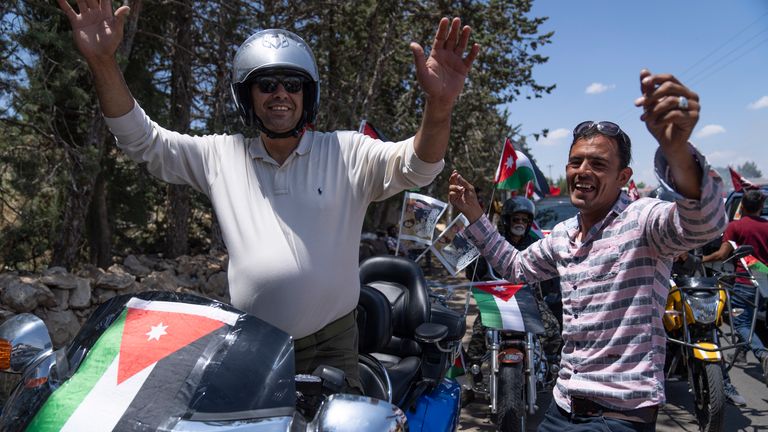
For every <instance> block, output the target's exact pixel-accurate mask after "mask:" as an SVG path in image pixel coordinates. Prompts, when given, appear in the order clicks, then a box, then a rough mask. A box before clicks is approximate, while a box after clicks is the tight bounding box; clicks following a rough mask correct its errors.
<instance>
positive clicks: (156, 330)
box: [145, 322, 168, 342]
mask: <svg viewBox="0 0 768 432" xmlns="http://www.w3.org/2000/svg"><path fill="white" fill-rule="evenodd" d="M167 328H168V326H164V325H163V323H162V322H161V323H160V324H158V325H156V326H152V330H150V331H148V332H147V333H145V334H146V335H147V336H148V338H147V342H149V341H151V340H152V339H154V340H158V341H159V340H160V336H163V335H167V334H168V332H167V331H165V329H167Z"/></svg>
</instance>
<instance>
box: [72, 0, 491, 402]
mask: <svg viewBox="0 0 768 432" xmlns="http://www.w3.org/2000/svg"><path fill="white" fill-rule="evenodd" d="M102 3H103V2H102ZM59 7H61V8H62V9H63V10H64V12H65V13H66V15H67V17H68V19H69V21H70V24H71V25H72V28H73V36H74V39H75V44H76V45H77V48H78V49H79V50H80V52H81V54H82V55H83V57H85V60H86V62H87V64H88V66H89V68H90V69H91V74H92V76H93V79H94V83H95V87H96V93H97V95H98V97H99V102H100V105H101V109H102V112H103V113H104V115H105V117H106V121H107V125H108V126H109V127H110V130H111V131H112V133H113V134H114V135H115V136H116V138H117V141H118V146H119V147H120V148H121V149H123V150H124V151H125V152H126V153H127V154H128V155H129V156H130V157H131V158H132V159H134V160H136V161H139V162H146V163H147V169H148V170H149V171H150V173H152V174H153V175H155V176H157V177H159V178H160V179H162V180H165V181H167V182H170V183H175V184H187V185H190V186H192V187H193V188H195V189H196V190H198V191H200V192H202V193H203V194H205V195H207V196H208V197H209V199H210V201H211V204H212V206H213V209H214V212H215V213H216V216H217V219H218V221H219V224H220V227H221V232H222V236H223V239H224V242H225V244H226V246H227V251H228V253H229V267H228V279H229V294H230V298H231V302H232V304H233V305H234V306H235V307H237V308H239V309H241V310H243V311H245V312H248V313H251V314H253V315H255V316H257V317H259V318H261V319H263V320H264V321H266V322H268V323H270V324H272V325H274V326H276V327H278V328H280V329H282V330H283V331H285V332H286V333H289V334H290V335H291V336H293V338H294V339H295V343H294V348H295V358H296V370H297V372H299V373H311V372H312V371H313V370H314V369H315V367H316V366H317V365H318V364H325V365H328V366H333V367H337V368H340V369H342V370H344V371H345V372H346V377H347V385H348V389H350V388H353V389H356V390H357V391H360V390H361V389H362V388H361V385H360V380H359V372H358V366H357V361H358V357H357V324H356V322H355V317H354V311H355V309H356V306H357V301H358V296H359V291H360V281H359V276H358V254H359V243H360V232H361V229H362V225H363V218H364V216H365V212H366V209H367V207H368V204H369V203H371V202H372V201H379V200H383V199H385V198H388V197H390V196H392V195H394V194H396V193H398V192H400V191H402V190H405V189H409V188H413V187H418V186H425V185H427V184H429V183H431V182H432V180H433V179H434V178H435V176H437V174H438V173H439V172H440V171H441V169H442V167H443V164H444V163H443V161H442V159H443V156H444V155H445V151H446V149H447V146H448V137H449V134H450V118H451V112H452V110H453V106H454V103H455V101H456V99H457V97H458V95H459V94H460V93H461V91H462V89H463V86H464V81H465V79H466V76H467V74H468V72H469V69H470V67H471V65H472V62H473V61H474V58H475V57H476V55H477V53H478V51H479V47H478V46H477V45H473V46H472V47H471V49H470V51H469V53H468V54H467V55H466V56H465V52H466V51H467V46H468V42H469V35H470V29H469V27H466V26H465V27H463V28H462V26H461V20H460V19H459V18H454V19H453V20H452V21H451V20H449V19H448V18H443V19H442V20H441V21H440V24H439V26H438V30H437V33H436V35H435V40H434V44H433V45H432V50H431V51H430V55H429V58H427V57H426V56H425V54H424V50H423V48H422V47H421V46H420V45H418V44H416V43H412V44H411V50H412V52H413V55H414V63H415V66H416V74H417V79H418V81H419V84H420V86H421V88H422V89H423V90H424V92H425V93H426V95H425V100H426V101H427V102H426V104H425V106H424V111H423V117H422V123H421V127H420V128H419V131H418V132H417V133H416V135H415V137H412V138H409V139H406V140H404V141H401V142H397V143H384V142H381V141H380V140H374V139H372V138H369V137H367V136H365V135H362V134H358V133H355V132H348V131H346V132H331V133H322V132H315V131H312V130H309V129H308V128H307V126H308V125H309V124H311V123H312V122H314V121H315V119H316V117H317V113H318V107H319V98H320V77H319V74H318V68H317V65H316V63H315V59H314V56H313V54H312V51H311V50H310V49H309V47H308V46H307V44H306V43H305V42H304V41H303V40H302V39H301V38H300V37H299V36H297V35H295V34H293V33H291V32H288V31H285V30H264V31H260V32H258V33H256V34H254V35H253V36H251V37H250V38H248V39H247V40H246V41H245V42H244V43H243V44H242V46H241V47H240V48H239V49H238V51H237V53H236V55H235V58H234V70H233V73H232V86H231V87H232V89H231V90H232V94H233V97H234V99H235V102H236V105H237V110H238V112H239V113H240V116H241V118H242V120H243V122H244V123H245V124H246V125H252V126H253V127H255V128H256V129H257V131H258V134H257V135H256V136H248V134H235V135H206V136H191V135H186V134H180V133H176V132H173V131H169V130H167V129H164V128H163V127H162V126H160V125H158V124H157V123H155V122H153V121H152V120H151V119H149V117H148V116H147V115H146V114H145V113H144V111H143V110H142V109H141V108H140V107H139V105H138V103H136V101H135V100H134V98H133V96H132V95H131V92H130V90H129V89H128V87H127V85H126V84H125V80H124V78H123V76H122V72H121V70H120V67H119V65H118V63H117V60H116V58H115V53H116V51H117V48H118V46H119V45H120V43H121V41H122V35H123V24H124V22H125V17H126V16H127V14H128V8H127V7H126V6H123V7H121V8H119V9H118V10H117V11H115V13H114V14H113V12H112V10H111V7H101V6H100V5H98V2H96V3H95V4H93V3H92V2H78V8H79V9H80V10H79V14H78V13H76V12H75V11H74V9H73V8H72V6H70V5H69V3H68V2H67V1H65V0H59ZM246 132H247V131H246Z"/></svg>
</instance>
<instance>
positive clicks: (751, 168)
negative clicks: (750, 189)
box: [736, 161, 763, 178]
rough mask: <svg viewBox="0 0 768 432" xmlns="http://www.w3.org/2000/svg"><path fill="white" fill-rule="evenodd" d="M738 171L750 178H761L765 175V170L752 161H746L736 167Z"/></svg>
mask: <svg viewBox="0 0 768 432" xmlns="http://www.w3.org/2000/svg"><path fill="white" fill-rule="evenodd" d="M736 172H738V173H739V174H741V175H743V176H744V177H748V178H760V177H762V176H763V172H762V171H760V168H758V167H757V164H756V163H754V162H752V161H747V162H744V163H743V164H741V165H739V166H738V167H736Z"/></svg>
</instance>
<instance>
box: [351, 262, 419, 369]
mask: <svg viewBox="0 0 768 432" xmlns="http://www.w3.org/2000/svg"><path fill="white" fill-rule="evenodd" d="M360 282H361V283H362V284H363V285H369V286H371V287H373V288H375V289H376V290H378V291H379V292H381V293H382V294H384V296H385V297H386V298H387V300H388V301H389V304H390V306H391V310H392V338H391V341H390V343H389V345H388V347H387V349H385V350H384V352H389V353H392V354H398V355H418V354H419V353H420V349H419V346H418V344H417V343H416V342H415V340H414V339H413V335H414V330H415V329H416V327H418V326H419V325H421V324H422V323H425V322H428V321H429V317H430V300H429V294H428V292H427V282H426V280H425V279H424V274H423V273H422V272H421V268H420V267H419V265H418V264H416V263H415V262H413V261H411V260H409V259H407V258H403V257H395V256H389V255H387V256H375V257H371V258H368V259H366V260H365V261H363V262H362V263H361V264H360Z"/></svg>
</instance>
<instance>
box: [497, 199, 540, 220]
mask: <svg viewBox="0 0 768 432" xmlns="http://www.w3.org/2000/svg"><path fill="white" fill-rule="evenodd" d="M512 213H528V215H529V216H531V219H534V218H535V217H536V206H535V205H533V201H531V200H529V199H528V198H525V197H521V196H515V197H512V198H510V199H508V200H506V201H504V207H502V208H501V216H512Z"/></svg>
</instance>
